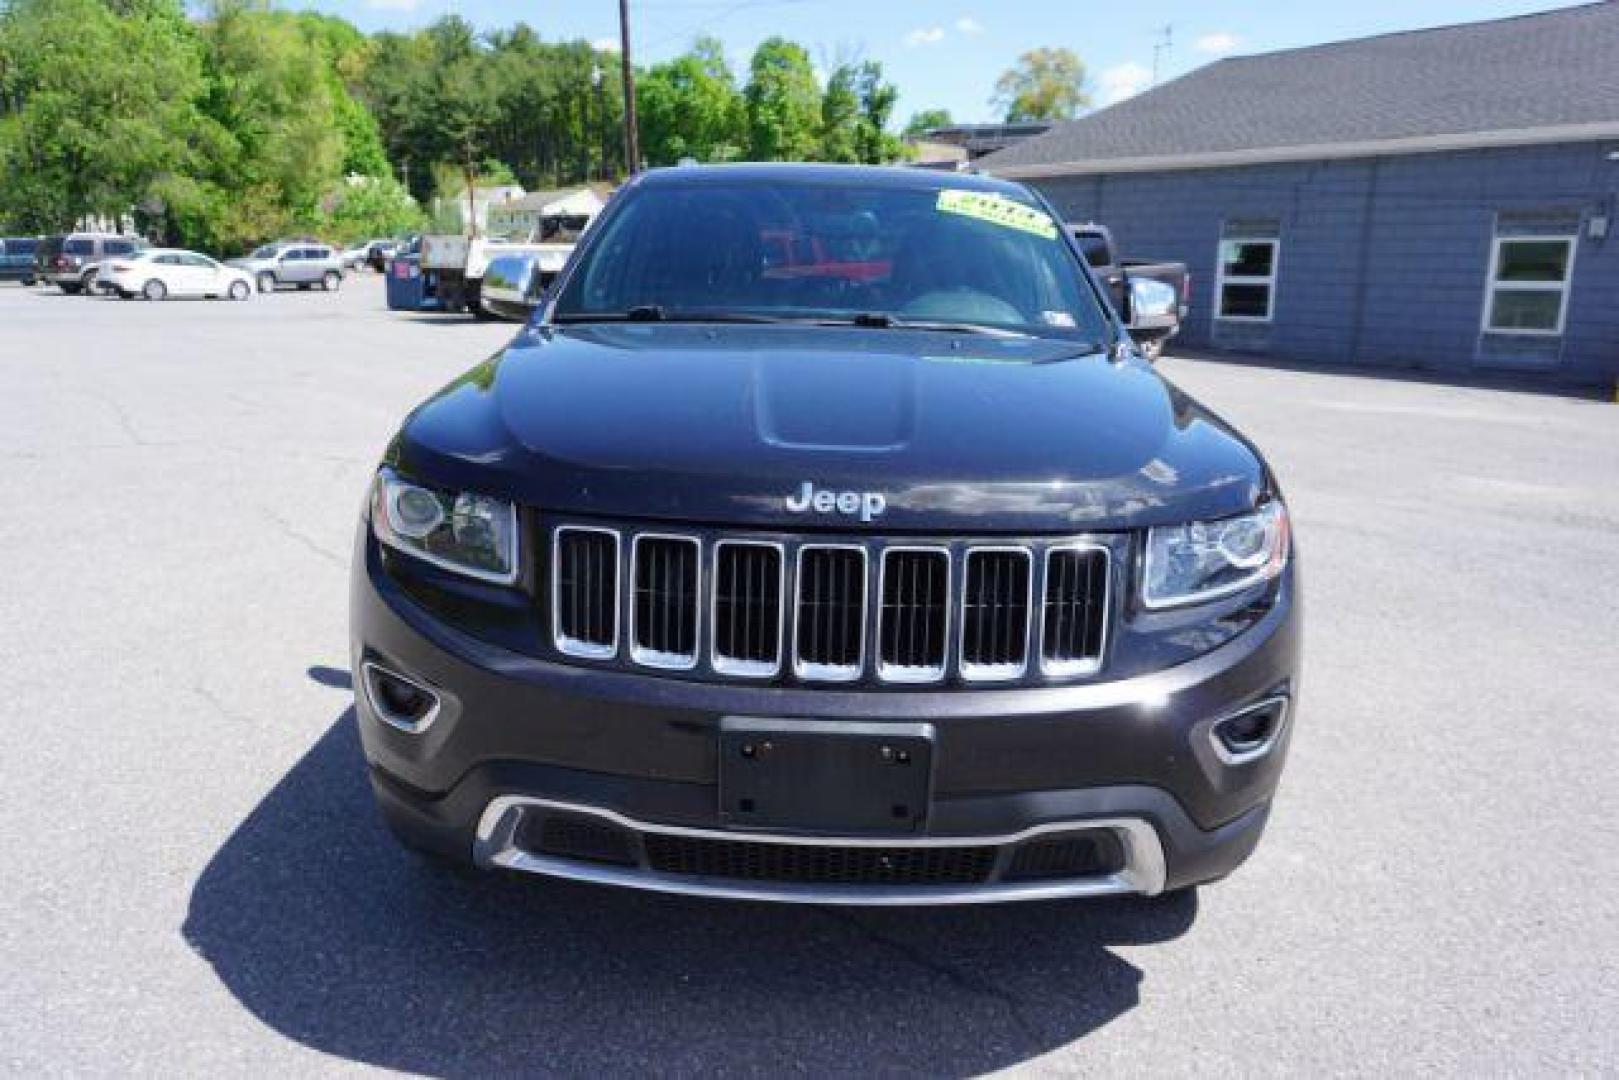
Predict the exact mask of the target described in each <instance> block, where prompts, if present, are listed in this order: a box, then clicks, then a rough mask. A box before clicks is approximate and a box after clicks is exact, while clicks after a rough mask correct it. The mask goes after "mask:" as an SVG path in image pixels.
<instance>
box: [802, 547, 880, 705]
mask: <svg viewBox="0 0 1619 1080" xmlns="http://www.w3.org/2000/svg"><path fill="white" fill-rule="evenodd" d="M865 631H866V552H865V550H864V549H863V548H856V547H811V546H808V545H806V546H805V547H802V548H799V549H798V627H797V636H796V639H795V640H796V642H797V645H796V648H797V657H796V660H797V664H796V666H797V669H798V674H799V675H800V676H801V677H803V678H807V679H857V678H859V677H860V668H861V665H862V664H863V663H864V659H865Z"/></svg>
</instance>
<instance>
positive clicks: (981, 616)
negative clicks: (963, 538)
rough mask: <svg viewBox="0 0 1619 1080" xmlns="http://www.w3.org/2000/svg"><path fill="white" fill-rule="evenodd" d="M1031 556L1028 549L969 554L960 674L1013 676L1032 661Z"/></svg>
mask: <svg viewBox="0 0 1619 1080" xmlns="http://www.w3.org/2000/svg"><path fill="white" fill-rule="evenodd" d="M1031 561H1032V558H1031V556H1030V554H1029V552H1028V550H1027V549H1024V548H976V549H974V550H972V551H969V552H968V553H967V572H966V582H965V584H964V586H963V588H964V593H965V596H964V600H963V602H962V609H961V674H962V677H963V678H967V679H981V680H989V679H1015V678H1017V677H1018V676H1019V675H1022V674H1023V671H1024V668H1025V667H1026V666H1027V664H1028V651H1029V650H1028V646H1029V589H1030V582H1031V575H1030V566H1029V564H1030V562H1031Z"/></svg>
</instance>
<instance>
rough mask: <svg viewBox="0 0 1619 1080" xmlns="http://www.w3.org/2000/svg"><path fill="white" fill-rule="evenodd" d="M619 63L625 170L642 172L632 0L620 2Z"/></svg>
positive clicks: (630, 172)
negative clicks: (631, 30) (622, 93)
mask: <svg viewBox="0 0 1619 1080" xmlns="http://www.w3.org/2000/svg"><path fill="white" fill-rule="evenodd" d="M618 38H619V50H618V59H619V63H620V64H622V65H623V68H624V170H625V172H627V173H628V174H629V175H631V176H634V175H635V174H636V173H638V172H640V171H641V132H640V130H639V128H638V126H637V124H636V120H635V66H634V64H632V63H631V62H630V0H618Z"/></svg>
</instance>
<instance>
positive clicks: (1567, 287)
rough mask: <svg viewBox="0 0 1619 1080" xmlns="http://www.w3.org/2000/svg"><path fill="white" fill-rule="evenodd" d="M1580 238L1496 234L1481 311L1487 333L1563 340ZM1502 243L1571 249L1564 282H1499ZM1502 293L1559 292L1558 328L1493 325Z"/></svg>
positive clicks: (1482, 324)
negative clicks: (1497, 300)
mask: <svg viewBox="0 0 1619 1080" xmlns="http://www.w3.org/2000/svg"><path fill="white" fill-rule="evenodd" d="M1578 240H1579V236H1578V235H1576V234H1573V233H1563V234H1561V235H1553V236H1547V235H1539V234H1534V235H1524V236H1501V235H1500V234H1497V235H1496V237H1495V239H1494V242H1493V243H1491V244H1490V273H1489V276H1488V277H1486V278H1485V279H1484V310H1483V311H1482V312H1480V315H1479V318H1480V320H1481V324H1480V325H1481V327H1482V330H1483V332H1484V333H1486V334H1492V335H1496V336H1507V337H1540V338H1551V337H1562V336H1563V328H1564V327H1565V326H1566V325H1567V323H1568V294H1569V293H1570V292H1571V291H1572V290H1573V287H1574V258H1575V256H1576V255H1578V254H1579V247H1580V245H1579V243H1578V242H1577V241H1578ZM1502 244H1562V245H1564V246H1565V247H1567V248H1568V262H1567V264H1566V268H1565V269H1564V271H1563V280H1562V281H1508V282H1502V281H1498V280H1496V275H1497V274H1499V273H1500V272H1501V245H1502ZM1500 292H1556V293H1560V294H1561V296H1560V297H1559V302H1558V304H1557V326H1556V327H1555V328H1554V329H1551V330H1534V329H1528V328H1524V327H1504V328H1503V327H1495V326H1491V325H1490V321H1491V318H1492V317H1493V316H1494V315H1495V297H1496V294H1497V293H1500Z"/></svg>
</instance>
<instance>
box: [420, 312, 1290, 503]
mask: <svg viewBox="0 0 1619 1080" xmlns="http://www.w3.org/2000/svg"><path fill="white" fill-rule="evenodd" d="M388 456H389V461H390V463H391V464H393V465H394V466H395V467H396V468H398V469H400V470H401V471H402V472H404V473H406V474H407V475H410V476H412V477H415V478H417V479H419V480H421V481H423V482H426V483H431V484H436V485H440V486H443V487H446V488H451V489H459V490H472V491H479V492H486V493H490V494H498V495H504V496H507V497H510V498H515V499H517V500H519V501H520V502H523V503H526V504H528V505H531V506H533V507H536V508H538V509H539V510H541V511H542V512H544V511H554V512H563V513H567V514H575V515H603V516H609V517H623V518H641V519H667V520H675V521H684V522H692V523H710V524H731V525H739V526H755V527H761V528H785V529H804V528H811V527H815V528H831V529H844V530H847V531H878V530H880V531H891V532H892V531H915V532H995V533H1036V532H1052V531H1083V530H1091V529H1096V530H1105V529H1117V528H1133V527H1138V526H1143V525H1151V524H1163V523H1170V522H1179V521H1186V520H1190V519H1194V518H1213V517H1220V516H1224V515H1228V514H1233V513H1239V512H1241V511H1243V510H1246V509H1249V508H1250V507H1252V506H1253V505H1254V503H1255V501H1256V500H1257V499H1258V498H1259V496H1260V495H1261V494H1262V492H1263V491H1264V489H1265V486H1266V484H1267V483H1268V476H1267V473H1266V470H1265V466H1264V463H1263V462H1262V461H1261V460H1260V458H1259V456H1258V454H1257V453H1256V452H1255V451H1254V449H1253V448H1252V447H1251V446H1250V445H1249V444H1248V443H1247V442H1246V441H1245V440H1244V439H1242V438H1241V437H1240V436H1239V435H1237V434H1236V433H1235V432H1233V431H1232V430H1231V429H1230V428H1229V427H1228V426H1226V425H1225V424H1224V423H1223V422H1221V421H1220V420H1219V419H1218V418H1216V417H1215V416H1213V415H1212V414H1210V413H1209V412H1207V411H1206V410H1204V409H1203V408H1202V407H1200V406H1199V405H1197V404H1196V403H1195V402H1193V401H1192V400H1191V399H1190V398H1189V397H1187V396H1186V395H1185V394H1183V393H1181V392H1180V391H1178V390H1177V389H1175V388H1174V387H1173V386H1171V385H1170V384H1169V383H1167V382H1166V381H1165V380H1164V379H1162V378H1161V377H1160V376H1159V375H1157V374H1156V373H1155V372H1154V371H1153V370H1152V369H1151V368H1149V367H1147V366H1146V365H1145V364H1142V363H1139V362H1135V361H1126V362H1116V361H1112V360H1109V359H1107V358H1106V357H1105V356H1104V355H1102V354H1100V353H1095V352H1086V351H1085V350H1084V347H1083V346H1081V345H1077V344H1075V343H1071V342H1063V341H1051V340H1043V339H1032V338H1009V339H1000V338H992V337H987V336H978V335H953V334H944V333H936V332H922V331H910V330H892V329H862V328H853V327H851V328H816V327H800V326H688V325H667V324H654V323H649V324H639V323H637V324H612V325H589V326H571V327H560V328H557V327H529V328H526V329H525V330H523V331H522V332H521V333H520V334H518V336H517V337H516V339H515V340H514V341H513V342H512V343H511V344H510V345H509V346H508V347H507V348H506V349H505V350H503V351H502V352H501V353H500V354H498V355H497V356H495V357H494V358H493V359H491V360H489V361H487V362H485V363H484V364H482V365H480V366H478V367H477V368H474V369H473V370H472V371H470V372H468V373H467V374H466V375H464V376H463V377H461V378H460V379H457V380H456V381H455V382H453V383H451V384H450V385H449V386H447V387H445V388H444V389H443V390H441V391H440V392H439V393H438V394H436V395H435V396H434V397H432V398H431V399H429V400H428V401H427V402H425V403H424V404H422V405H421V406H419V407H418V408H417V409H416V410H415V411H414V412H413V413H412V414H411V416H410V417H409V419H408V420H407V421H406V423H405V425H404V427H403V428H402V430H401V431H400V433H399V436H398V437H397V438H396V440H395V442H394V444H393V446H392V447H391V448H390V450H389V455H388ZM805 482H810V483H813V484H814V486H815V488H816V489H817V490H830V491H833V492H862V493H865V492H876V493H880V494H881V496H882V501H883V503H884V504H885V509H884V510H883V512H882V514H881V516H880V517H879V518H877V519H876V520H875V521H872V522H870V523H862V522H861V521H860V518H859V516H858V515H844V514H840V513H838V512H837V511H835V510H834V511H832V512H817V511H815V510H814V509H811V510H809V511H806V512H798V513H795V512H792V511H790V510H789V509H788V508H787V500H788V497H789V496H796V495H798V494H799V493H800V492H801V490H802V488H803V485H804V483H805Z"/></svg>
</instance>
